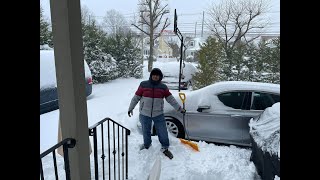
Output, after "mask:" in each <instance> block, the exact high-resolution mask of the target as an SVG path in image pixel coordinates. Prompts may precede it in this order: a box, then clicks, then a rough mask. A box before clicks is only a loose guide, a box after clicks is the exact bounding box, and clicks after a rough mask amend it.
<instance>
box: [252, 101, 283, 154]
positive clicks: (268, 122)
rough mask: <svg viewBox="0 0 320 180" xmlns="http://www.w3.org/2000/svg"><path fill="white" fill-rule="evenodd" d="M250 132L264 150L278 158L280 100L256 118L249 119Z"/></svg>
mask: <svg viewBox="0 0 320 180" xmlns="http://www.w3.org/2000/svg"><path fill="white" fill-rule="evenodd" d="M249 126H250V134H251V135H252V137H253V139H254V141H255V142H256V143H257V145H258V146H259V147H261V149H262V150H263V151H264V152H266V151H267V152H269V153H270V154H276V155H277V156H278V157H279V158H280V102H278V103H275V104H274V105H273V106H272V107H269V108H266V109H265V111H264V112H263V113H262V114H261V115H260V117H259V118H257V119H253V118H252V119H251V120H250V123H249Z"/></svg>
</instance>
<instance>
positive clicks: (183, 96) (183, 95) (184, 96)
mask: <svg viewBox="0 0 320 180" xmlns="http://www.w3.org/2000/svg"><path fill="white" fill-rule="evenodd" d="M179 97H180V99H181V101H182V104H184V102H185V101H186V95H185V94H184V93H179Z"/></svg>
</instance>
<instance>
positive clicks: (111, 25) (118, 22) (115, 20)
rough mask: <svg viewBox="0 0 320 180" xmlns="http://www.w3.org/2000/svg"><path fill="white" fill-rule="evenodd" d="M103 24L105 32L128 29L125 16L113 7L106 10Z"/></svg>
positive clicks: (115, 32)
mask: <svg viewBox="0 0 320 180" xmlns="http://www.w3.org/2000/svg"><path fill="white" fill-rule="evenodd" d="M103 24H104V26H105V28H106V30H107V32H109V33H111V34H117V33H126V32H128V31H129V30H130V29H129V26H128V23H127V21H126V19H125V17H124V16H123V15H122V14H121V13H119V12H118V11H116V10H114V9H112V10H109V11H107V12H106V15H105V16H104V17H103Z"/></svg>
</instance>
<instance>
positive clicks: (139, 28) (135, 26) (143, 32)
mask: <svg viewBox="0 0 320 180" xmlns="http://www.w3.org/2000/svg"><path fill="white" fill-rule="evenodd" d="M131 25H133V26H134V27H136V28H137V29H139V30H140V31H141V32H143V33H145V34H146V35H148V36H150V33H147V32H145V31H144V30H142V29H141V28H139V27H138V26H137V25H135V24H131Z"/></svg>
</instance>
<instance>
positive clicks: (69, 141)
mask: <svg viewBox="0 0 320 180" xmlns="http://www.w3.org/2000/svg"><path fill="white" fill-rule="evenodd" d="M75 145H76V140H75V139H73V138H66V139H64V140H62V141H60V142H59V143H58V144H56V145H54V146H52V147H51V148H49V149H48V150H46V151H45V152H43V153H41V154H40V178H41V180H44V174H43V166H42V158H44V157H45V156H47V155H48V154H50V153H52V158H53V166H54V173H55V178H56V180H58V179H59V178H58V169H57V158H56V153H55V150H56V149H58V148H59V147H60V146H62V147H63V159H64V170H65V174H66V180H70V179H71V178H70V166H69V153H68V148H73V147H74V146H75Z"/></svg>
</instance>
